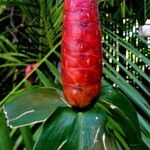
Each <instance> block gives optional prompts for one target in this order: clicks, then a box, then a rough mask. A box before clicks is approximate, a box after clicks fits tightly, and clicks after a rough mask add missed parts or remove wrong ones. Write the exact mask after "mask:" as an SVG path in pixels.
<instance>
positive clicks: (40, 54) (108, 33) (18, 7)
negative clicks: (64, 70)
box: [0, 0, 150, 150]
mask: <svg viewBox="0 0 150 150" xmlns="http://www.w3.org/2000/svg"><path fill="white" fill-rule="evenodd" d="M98 2H99V8H100V12H101V22H102V33H103V55H104V69H103V76H104V79H103V85H104V86H103V88H102V91H101V96H100V100H98V103H97V104H96V107H98V108H101V109H98V110H97V108H96V109H93V110H92V109H91V110H90V112H85V113H82V112H76V111H72V110H71V109H70V108H66V109H62V107H64V105H65V104H64V103H62V101H60V99H59V96H58V95H57V94H56V92H55V90H56V89H57V90H59V91H61V89H62V86H61V78H60V72H59V71H58V69H57V66H59V64H58V62H59V61H60V43H61V25H62V4H63V3H62V0H56V1H54V0H47V1H45V0H38V1H34V0H32V1H29V0H26V1H25V2H23V1H20V0H16V1H13V0H12V1H11V0H5V1H0V5H1V6H2V7H0V8H1V10H2V11H1V12H0V22H1V23H0V27H1V28H0V31H1V33H0V50H1V54H0V58H1V60H2V61H1V66H0V68H1V72H0V77H1V79H2V78H3V80H2V83H1V85H2V90H1V91H2V94H1V95H0V97H1V99H2V98H3V100H1V102H0V104H1V107H3V104H4V103H6V105H5V107H4V108H5V111H6V112H7V116H8V121H9V124H10V125H11V126H14V127H15V126H16V127H19V126H22V125H25V124H26V125H28V124H30V123H31V124H32V123H34V122H37V121H38V122H39V121H40V122H41V121H44V122H45V120H46V119H47V118H48V117H49V119H48V120H47V121H46V122H45V124H44V127H43V131H42V133H44V134H45V133H46V131H47V130H49V132H51V131H56V130H58V129H59V130H58V132H59V133H60V134H61V135H64V133H66V136H64V138H65V137H73V136H74V134H76V133H77V134H78V135H82V133H83V130H87V129H85V128H84V127H85V126H81V125H82V123H83V124H88V123H89V122H91V124H92V123H93V124H95V123H94V121H95V120H92V119H93V118H96V117H97V116H96V115H97V112H98V114H100V116H98V118H100V120H99V121H100V122H101V123H102V122H103V124H101V126H99V124H95V126H94V125H93V127H94V129H95V130H94V129H93V130H94V131H93V133H96V131H98V129H99V127H100V128H101V129H102V130H101V131H103V132H100V131H99V133H100V136H103V138H104V135H105V134H106V135H107V136H106V143H107V146H110V145H111V146H112V145H113V146H114V142H115V146H116V145H117V149H123V148H124V149H130V148H131V147H132V144H133V143H134V144H135V143H140V142H141V141H142V140H143V142H144V144H145V145H147V146H148V147H150V144H149V143H150V140H149V139H150V133H149V130H150V129H149V124H148V121H147V120H148V118H149V115H150V114H149V105H148V98H147V97H148V96H149V95H150V93H149V82H150V78H149V76H148V68H149V66H150V61H149V59H148V57H149V54H148V49H149V45H148V41H147V40H148V39H145V38H142V37H140V36H139V35H138V34H137V32H136V29H137V28H138V23H137V20H136V16H138V15H137V13H139V12H138V11H137V10H139V9H138V7H139V6H140V8H141V10H140V11H143V10H144V11H143V12H144V15H142V17H139V18H138V20H140V21H139V22H140V24H143V23H144V22H145V20H146V18H147V17H148V15H149V13H148V12H149V8H150V7H149V6H150V3H149V1H140V0H139V2H138V3H137V5H136V6H135V5H134V1H130V2H129V1H127V2H126V3H125V1H121V3H120V1H112V0H110V1H101V0H99V1H98ZM142 4H143V5H142ZM116 6H117V7H116ZM142 8H144V9H142ZM146 8H147V9H146ZM140 14H142V13H140ZM36 62H38V66H36V67H35V68H34V69H33V70H32V72H30V74H29V75H28V76H27V77H24V69H25V67H26V66H27V65H28V64H33V63H36ZM31 75H32V76H34V78H35V81H34V84H33V85H31V84H29V83H28V82H27V78H28V77H30V76H31ZM8 83H9V84H8ZM110 84H111V85H113V86H115V87H117V88H118V89H119V90H120V91H122V92H123V93H124V94H122V93H120V91H119V92H118V90H114V89H113V88H112V87H111V86H109V85H110ZM41 86H42V87H45V88H39V89H35V88H37V87H41ZM49 88H50V89H49ZM27 89H28V90H30V92H29V93H28V91H27V93H28V94H25V93H24V91H26V90H27ZM49 90H50V91H54V92H49ZM22 92H23V96H21V97H17V98H16V96H17V95H19V94H20V93H22ZM106 93H107V94H106ZM26 95H28V96H29V97H26ZM37 95H38V97H39V100H40V101H37V99H36V98H34V97H35V96H36V97H37ZM43 95H45V96H43ZM124 95H126V96H127V97H128V98H129V99H130V102H129V101H128V100H127V98H125V96H124ZM24 96H25V97H24ZM48 97H52V99H51V101H49V98H48ZM22 99H23V100H22ZM114 99H115V100H114ZM43 101H45V103H43ZM124 101H125V102H126V103H124ZM131 103H132V104H134V106H135V108H136V112H137V114H138V121H139V124H140V129H141V132H142V140H141V137H140V133H139V131H140V129H139V125H138V121H137V118H136V113H135V110H134V108H133V107H132V106H131ZM112 104H113V105H112ZM29 105H30V107H29ZM39 105H40V107H38V106H39ZM58 106H60V108H58V109H57V110H56V107H58ZM33 109H34V110H36V111H34V112H32V111H31V110H33ZM14 110H16V112H14ZM101 110H105V111H104V112H105V113H106V112H107V114H109V116H108V118H107V119H108V120H109V121H108V122H107V130H106V128H104V126H106V118H105V113H104V112H103V111H101ZM129 110H132V111H129ZM20 111H22V112H21V114H24V112H23V111H27V112H29V113H27V114H25V115H21V114H19V113H18V112H20ZM89 113H90V114H92V117H90V115H89ZM39 114H40V115H39ZM50 114H52V115H50ZM30 115H32V117H31V116H30ZM49 115H50V116H49ZM66 116H67V118H66ZM122 117H123V118H124V121H122V120H121V118H122ZM126 117H127V118H126ZM14 118H16V120H15V119H14ZM54 118H56V119H54ZM75 118H76V120H78V121H77V122H76V124H74V120H75ZM85 118H87V120H86V119H85ZM66 119H67V120H70V122H69V124H70V126H68V124H67V123H68V122H66V124H62V123H64V122H65V120H66ZM128 119H129V120H128ZM0 120H1V121H0V123H1V125H0V137H3V138H1V139H0V148H1V149H6V150H7V149H8V150H10V149H12V145H13V147H14V149H20V148H22V149H23V147H24V144H23V143H22V142H24V143H25V147H26V149H32V147H33V143H34V142H33V141H35V140H36V139H37V136H38V135H39V132H40V131H41V125H40V124H39V125H36V126H33V125H30V126H26V127H21V128H14V129H12V130H11V131H10V136H11V139H10V138H9V130H8V128H7V127H6V122H5V120H4V116H3V114H1V115H0ZM116 122H119V125H118V124H117V123H116ZM73 124H74V126H73ZM124 124H126V126H124ZM48 125H49V126H48ZM62 125H63V126H62ZM58 126H59V128H57V127H58ZM61 126H62V127H61ZM60 127H61V128H60ZM65 127H68V128H67V130H66V131H62V130H61V129H62V128H65ZM78 129H81V130H78ZM70 130H71V131H72V130H73V131H72V132H70ZM108 131H109V132H108ZM32 133H34V135H33V136H32ZM87 133H89V134H88V135H87ZM103 133H105V134H103ZM95 135H96V134H95ZM112 135H114V137H115V139H116V140H114V138H112ZM47 136H51V135H50V134H48V135H47V134H46V135H45V137H46V138H47ZM90 136H91V138H92V137H93V136H94V135H93V134H92V133H91V131H89V132H88V131H86V132H85V135H83V136H82V137H77V140H76V141H77V143H73V146H74V148H76V146H83V145H85V146H86V144H85V143H87V144H88V142H89V139H88V138H89V137H90ZM133 136H134V137H136V138H133ZM53 137H54V138H53V139H51V140H52V142H53V143H54V142H56V144H55V145H53V146H60V145H61V144H63V142H64V144H65V142H66V141H65V140H64V141H61V140H62V139H59V138H58V137H57V132H53ZM85 137H87V138H85ZM127 137H128V138H127ZM40 138H41V136H40V137H39V139H40ZM71 139H72V138H71ZM79 139H80V141H79ZM81 139H82V140H83V139H84V140H83V141H82V140H81ZM99 139H100V140H99V145H102V143H103V141H101V138H99ZM139 139H140V142H139V141H138V140H139ZM4 141H5V143H4ZM129 141H130V142H131V143H130V142H129ZM137 141H138V142H137ZM40 142H43V141H42V140H38V142H37V143H39V145H41V143H40ZM132 142H133V143H132ZM60 143H61V144H60ZM69 143H72V140H70V141H69ZM76 144H77V145H76ZM113 146H112V147H113ZM66 148H67V146H66ZM81 148H82V147H81ZM39 149H40V147H39ZM54 149H55V147H54ZM108 149H109V148H108ZM135 149H138V148H137V147H136V148H135ZM139 149H140V148H139Z"/></svg>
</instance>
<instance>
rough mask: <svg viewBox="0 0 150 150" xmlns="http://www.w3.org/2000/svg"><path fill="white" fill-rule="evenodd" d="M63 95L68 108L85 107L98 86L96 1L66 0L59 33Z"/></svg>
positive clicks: (99, 42)
mask: <svg viewBox="0 0 150 150" xmlns="http://www.w3.org/2000/svg"><path fill="white" fill-rule="evenodd" d="M61 52H62V81H63V92H64V96H65V98H66V100H67V101H68V103H69V104H70V105H71V106H75V107H85V106H87V105H89V104H90V103H91V101H92V100H93V99H94V98H95V97H96V96H98V94H99V91H100V87H101V76H102V75H101V74H102V51H101V32H100V23H99V14H98V6H97V1H96V0H65V1H64V15H63V32H62V49H61Z"/></svg>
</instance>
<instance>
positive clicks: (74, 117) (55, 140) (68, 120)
mask: <svg viewBox="0 0 150 150" xmlns="http://www.w3.org/2000/svg"><path fill="white" fill-rule="evenodd" d="M106 123H107V117H106V114H105V113H104V111H102V110H100V109H99V108H94V109H90V110H89V111H85V112H76V111H75V110H73V109H71V108H69V107H68V108H66V107H64V108H58V109H57V110H56V111H55V112H54V113H53V114H52V115H51V116H50V117H49V119H48V120H47V121H46V122H45V124H44V126H43V130H42V132H41V134H40V136H39V138H38V140H37V142H36V143H35V146H34V150H41V149H42V150H48V149H59V150H61V149H63V150H91V149H93V150H99V149H100V150H104V149H107V146H109V147H110V146H111V147H112V148H115V145H114V142H113V141H112V139H111V140H110V139H109V138H110V137H109V138H108V137H107V135H108V134H107V131H106Z"/></svg>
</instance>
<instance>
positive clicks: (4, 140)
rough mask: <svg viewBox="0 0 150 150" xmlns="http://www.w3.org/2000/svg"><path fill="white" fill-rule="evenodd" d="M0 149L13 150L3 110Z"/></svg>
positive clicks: (0, 121) (0, 119) (0, 125)
mask: <svg viewBox="0 0 150 150" xmlns="http://www.w3.org/2000/svg"><path fill="white" fill-rule="evenodd" d="M0 149H1V150H12V149H13V147H12V143H11V139H10V136H9V130H8V127H7V124H6V120H5V117H4V115H3V113H2V111H1V109H0Z"/></svg>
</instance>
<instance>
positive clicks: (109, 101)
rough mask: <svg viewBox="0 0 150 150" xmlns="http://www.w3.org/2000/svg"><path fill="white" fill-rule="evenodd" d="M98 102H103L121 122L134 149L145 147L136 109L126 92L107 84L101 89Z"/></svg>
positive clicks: (112, 116) (113, 116) (113, 117)
mask: <svg viewBox="0 0 150 150" xmlns="http://www.w3.org/2000/svg"><path fill="white" fill-rule="evenodd" d="M98 104H102V105H103V106H104V107H105V108H106V109H107V110H108V112H109V114H110V116H111V118H112V119H113V120H114V121H115V122H116V123H118V124H119V126H120V127H121V129H122V131H123V132H124V135H125V136H126V138H127V141H128V143H129V145H130V147H131V148H132V149H140V148H141V147H144V145H143V143H142V139H141V133H140V126H139V122H138V119H137V114H136V111H135V109H134V107H133V106H132V104H131V102H130V101H129V100H128V98H127V97H126V96H125V95H124V94H122V93H121V92H120V91H118V90H114V89H113V88H112V87H111V86H105V87H103V88H102V90H101V93H100V98H99V102H98ZM116 129H118V127H116Z"/></svg>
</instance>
